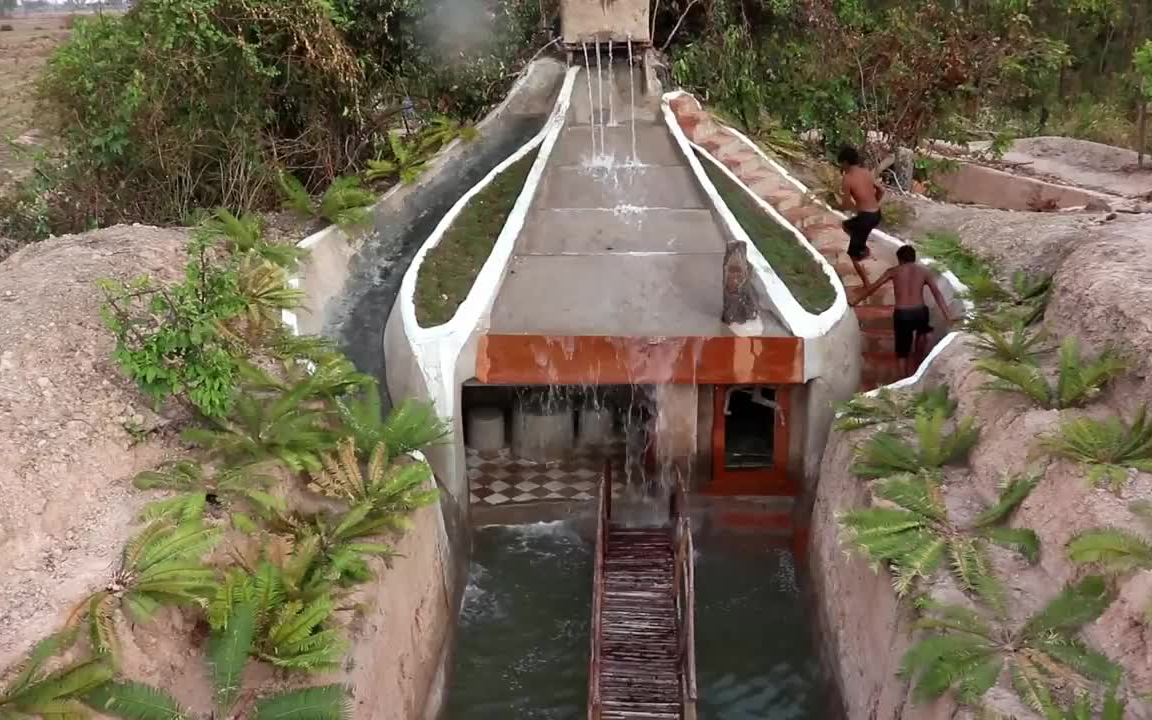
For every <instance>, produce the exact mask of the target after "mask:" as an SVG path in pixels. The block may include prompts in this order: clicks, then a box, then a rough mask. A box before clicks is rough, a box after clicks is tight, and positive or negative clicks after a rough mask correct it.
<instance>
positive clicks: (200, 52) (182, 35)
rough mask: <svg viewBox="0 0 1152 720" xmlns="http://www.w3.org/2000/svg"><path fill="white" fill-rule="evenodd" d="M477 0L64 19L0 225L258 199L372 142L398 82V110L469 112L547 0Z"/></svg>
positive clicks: (307, 181) (27, 226) (388, 124)
mask: <svg viewBox="0 0 1152 720" xmlns="http://www.w3.org/2000/svg"><path fill="white" fill-rule="evenodd" d="M493 5H494V9H496V10H498V11H499V12H493V13H491V14H490V15H489V14H487V13H481V14H479V15H477V17H475V18H472V17H469V18H463V17H462V14H461V11H459V10H458V9H455V8H454V6H453V5H452V4H451V3H448V2H446V1H445V2H443V3H441V2H430V3H416V2H412V1H411V0H335V1H334V2H327V1H326V0H301V1H300V2H290V3H285V2H279V1H278V0H187V1H185V0H145V1H144V2H140V3H138V4H136V6H135V7H134V8H133V9H132V10H130V11H129V12H127V13H125V14H123V15H106V16H103V17H93V18H87V19H85V20H83V21H81V22H78V23H77V24H76V29H75V33H74V35H73V37H72V39H71V40H70V41H69V42H68V43H67V44H65V45H64V46H62V47H61V48H60V49H59V50H58V51H57V52H56V54H55V55H54V56H53V58H52V59H51V61H50V63H49V65H48V67H47V70H46V72H45V75H44V77H43V78H42V80H41V82H40V85H39V96H40V100H41V102H42V114H43V117H44V118H45V121H46V122H47V123H48V124H49V125H51V126H52V128H51V129H52V130H53V131H54V133H55V134H56V135H57V136H58V137H59V139H60V144H61V154H60V157H59V158H58V159H57V160H56V161H55V162H53V163H50V164H49V165H50V167H49V166H47V165H46V167H45V172H41V173H38V174H37V177H36V180H37V184H36V185H35V187H33V186H31V185H29V186H26V187H24V188H21V189H19V190H18V191H17V193H16V197H17V199H18V200H19V203H17V202H15V201H14V202H12V203H9V204H11V205H12V206H13V208H15V207H16V205H17V204H20V206H21V207H23V208H24V209H25V210H29V209H30V210H31V211H32V212H31V215H32V217H25V216H26V215H29V213H28V212H22V213H20V214H19V217H16V216H15V215H16V213H13V215H14V217H13V218H11V219H10V220H9V221H7V222H5V223H0V231H3V232H4V234H7V235H10V236H12V237H17V238H18V239H24V240H30V239H35V238H38V237H43V236H44V235H45V234H46V233H47V232H48V231H51V232H54V233H61V232H65V231H76V230H81V229H85V228H88V227H91V226H96V225H106V224H111V223H116V222H146V223H155V224H167V223H173V222H181V221H185V220H186V219H187V218H188V217H189V216H190V215H191V213H192V212H193V211H195V210H196V209H197V208H207V207H216V206H220V205H222V206H225V207H228V208H230V209H232V210H241V211H244V210H252V209H262V208H269V207H272V206H274V205H275V203H276V201H277V183H276V177H277V173H278V172H280V171H286V172H288V173H291V174H293V175H295V176H296V177H298V178H299V179H300V180H301V181H302V182H303V183H304V185H305V186H306V187H307V188H308V189H309V190H311V191H317V190H320V189H322V188H324V187H326V186H327V185H328V184H329V183H331V182H332V180H333V179H335V178H337V177H339V176H341V175H345V174H347V173H349V172H358V171H360V170H361V169H362V168H363V167H364V166H365V164H366V162H367V161H368V160H370V159H378V158H387V157H389V152H390V149H389V137H388V133H389V130H390V129H391V128H393V127H398V126H400V125H401V118H400V114H401V107H402V105H403V100H404V99H405V98H410V99H411V100H412V105H411V107H410V111H409V113H410V114H411V113H412V112H414V113H415V114H417V115H419V116H424V117H427V116H430V115H432V114H435V113H443V114H446V115H450V116H452V117H455V118H460V119H462V120H470V119H473V118H476V117H478V116H479V115H481V114H482V113H483V112H484V111H485V109H486V108H487V107H489V106H491V105H492V104H494V103H495V102H496V101H498V100H499V99H500V98H501V97H503V95H504V94H505V92H506V90H507V88H508V87H509V86H510V84H511V83H512V81H513V80H514V78H515V69H516V67H517V66H518V65H519V64H520V63H521V62H522V61H523V60H525V59H526V58H527V57H528V56H529V55H530V54H531V53H532V52H534V51H535V49H536V48H537V47H538V46H539V45H540V44H542V43H541V42H540V41H539V39H538V37H537V35H539V34H540V33H541V28H542V27H543V26H544V25H545V22H546V16H542V15H541V13H550V12H551V10H550V8H551V7H552V3H544V4H541V3H538V2H536V1H535V0H531V1H529V0H499V2H496V1H495V0H494V2H493ZM445 18H448V20H445ZM462 26H463V29H462ZM46 180H50V182H47V183H45V181H46ZM34 200H38V201H39V202H34Z"/></svg>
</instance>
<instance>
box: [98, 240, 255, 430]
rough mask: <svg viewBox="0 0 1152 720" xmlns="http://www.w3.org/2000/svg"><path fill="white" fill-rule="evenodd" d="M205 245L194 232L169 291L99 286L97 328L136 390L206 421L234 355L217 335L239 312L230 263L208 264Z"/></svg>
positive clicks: (230, 381)
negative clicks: (110, 340)
mask: <svg viewBox="0 0 1152 720" xmlns="http://www.w3.org/2000/svg"><path fill="white" fill-rule="evenodd" d="M210 245H211V240H210V239H209V238H208V237H206V236H205V234H203V233H196V234H195V235H194V236H193V238H192V240H191V241H190V242H189V245H188V255H189V257H190V258H191V260H190V261H189V262H188V266H187V269H186V271H185V280H184V282H182V283H178V284H173V285H169V286H164V285H159V284H156V283H154V282H153V281H152V280H151V279H150V278H147V277H142V278H138V279H136V280H134V281H132V282H130V283H128V284H123V283H119V282H116V281H112V280H102V281H101V282H100V287H101V289H102V290H103V292H104V296H105V305H104V307H103V308H102V313H103V316H104V321H105V324H107V326H108V327H109V329H111V330H112V332H113V334H114V335H115V337H116V349H115V350H114V351H113V353H112V356H113V358H114V359H115V360H116V361H117V362H118V363H119V364H120V366H121V367H122V368H123V369H124V371H125V372H126V373H127V374H128V375H129V377H131V378H132V379H133V380H134V381H136V384H137V385H138V386H139V387H140V390H141V391H142V392H143V393H144V394H145V395H147V396H149V397H151V398H152V399H153V400H154V401H155V402H156V403H160V402H162V401H163V400H165V399H166V398H168V397H172V396H175V397H179V398H182V399H186V400H187V402H188V403H190V404H191V405H192V406H193V407H195V408H196V409H197V410H199V411H200V412H202V413H204V414H205V415H208V416H210V417H218V416H220V415H223V414H224V413H225V412H227V410H228V407H229V404H230V402H231V398H232V391H233V388H234V384H235V379H236V375H237V356H238V354H239V352H240V351H239V349H238V348H236V347H235V345H234V343H233V341H232V340H231V339H230V338H229V337H228V336H227V335H226V334H224V333H222V332H221V327H222V326H223V324H224V323H226V322H228V321H230V320H233V319H235V318H237V317H239V316H240V315H241V314H242V313H243V312H244V310H245V307H246V306H247V301H246V300H245V298H244V296H243V295H242V294H241V292H240V288H239V284H240V280H239V273H238V272H237V268H236V266H235V265H234V264H233V263H229V262H224V263H220V262H217V261H216V259H214V258H213V255H212V252H211V249H210Z"/></svg>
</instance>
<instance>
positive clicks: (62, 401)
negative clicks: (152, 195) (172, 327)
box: [0, 226, 185, 667]
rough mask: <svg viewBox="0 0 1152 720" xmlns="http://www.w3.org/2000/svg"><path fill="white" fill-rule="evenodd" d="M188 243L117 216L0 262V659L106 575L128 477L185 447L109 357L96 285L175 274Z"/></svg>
mask: <svg viewBox="0 0 1152 720" xmlns="http://www.w3.org/2000/svg"><path fill="white" fill-rule="evenodd" d="M184 241H185V234H184V232H183V231H180V230H162V229H158V228H148V227H124V226H120V227H113V228H108V229H106V230H100V231H97V232H93V233H88V234H86V235H80V236H66V237H61V238H55V239H52V240H47V241H44V242H42V243H37V244H36V245H33V246H30V247H28V248H25V249H24V250H22V251H20V252H17V253H16V254H15V255H13V256H12V257H10V258H8V259H7V260H6V261H4V262H3V263H0V316H2V317H3V321H2V322H0V498H3V502H2V503H0V667H4V666H6V665H8V664H9V661H11V660H12V659H13V658H14V657H15V656H16V655H19V654H20V653H22V652H24V651H25V650H27V649H28V647H29V646H30V645H31V644H32V643H33V642H35V641H37V640H39V639H40V638H41V637H43V636H45V635H46V634H48V633H49V632H51V631H52V630H54V629H55V628H56V627H57V626H58V624H59V623H60V622H61V620H62V619H63V616H64V614H66V613H67V612H68V610H69V607H70V603H72V602H75V601H76V600H77V599H78V598H80V597H82V596H83V594H84V592H85V591H86V590H90V589H91V588H93V587H96V586H97V585H99V584H100V583H102V582H105V581H106V579H107V573H108V572H109V570H110V569H111V568H112V566H113V565H114V563H115V561H116V559H117V556H118V553H119V551H120V548H121V546H122V543H123V540H124V539H125V538H126V537H127V535H128V533H129V532H130V528H131V526H132V523H133V520H134V516H135V513H136V511H137V510H138V508H139V507H140V505H141V504H142V502H143V501H144V500H145V499H146V498H145V497H143V495H142V494H141V493H139V492H136V491H135V490H133V489H132V488H131V486H130V483H129V480H130V479H131V477H132V476H133V475H134V474H135V473H136V472H139V471H141V470H144V469H146V468H149V467H151V466H153V465H155V464H156V463H158V462H159V461H160V460H161V459H163V458H164V457H165V456H167V455H169V454H170V453H173V452H174V451H176V449H177V446H176V443H175V442H174V440H173V438H172V437H171V433H170V432H169V427H170V425H171V424H172V422H173V421H174V420H177V419H179V418H178V416H177V415H163V416H162V415H159V414H156V413H154V412H152V411H151V410H150V409H149V407H148V404H147V403H146V402H145V400H144V398H142V397H141V396H140V395H139V394H138V393H137V392H136V390H135V388H134V387H133V386H132V385H131V383H130V382H128V381H127V380H125V379H124V378H123V377H122V376H121V374H120V372H119V371H118V369H117V368H116V367H115V366H114V365H113V363H112V361H111V359H110V358H109V353H110V351H111V350H112V337H111V335H110V334H109V333H108V331H107V330H106V329H105V327H104V324H103V322H102V321H101V319H100V316H99V307H100V302H101V295H100V292H99V291H98V290H97V289H96V282H97V280H99V279H100V278H104V277H115V278H119V279H129V278H131V277H133V276H136V275H138V274H141V273H148V274H151V275H153V276H156V277H176V276H177V275H178V274H179V273H180V272H181V269H182V265H183V246H184ZM134 424H139V425H141V426H143V427H144V428H145V429H147V430H149V431H150V432H149V433H148V434H147V435H146V436H144V437H137V436H134V435H133V433H131V432H129V428H131V427H132V426H133V425H134Z"/></svg>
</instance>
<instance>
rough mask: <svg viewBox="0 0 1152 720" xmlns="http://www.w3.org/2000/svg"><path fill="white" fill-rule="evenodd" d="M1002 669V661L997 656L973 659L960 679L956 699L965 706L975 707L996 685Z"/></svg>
mask: <svg viewBox="0 0 1152 720" xmlns="http://www.w3.org/2000/svg"><path fill="white" fill-rule="evenodd" d="M1003 669H1004V659H1003V658H1001V657H1000V656H998V655H993V656H987V657H983V656H982V657H978V658H974V662H972V663H971V664H970V665H969V666H968V668H967V672H965V673H964V675H963V676H962V677H961V678H960V682H959V683H958V685H959V687H958V688H957V693H956V696H957V698H958V699H959V700H960V702H961V703H963V704H965V705H975V704H976V703H978V702H979V701H980V699H981V698H983V697H984V695H985V694H987V692H988V691H989V690H991V689H992V686H993V685H995V684H996V681H997V680H998V679H999V678H1000V673H1001V672H1002V671H1003Z"/></svg>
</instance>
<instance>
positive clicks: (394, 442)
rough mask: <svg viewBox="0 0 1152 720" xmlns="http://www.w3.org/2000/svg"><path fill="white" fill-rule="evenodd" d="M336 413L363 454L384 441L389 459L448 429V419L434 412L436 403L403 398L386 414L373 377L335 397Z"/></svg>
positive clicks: (423, 444)
mask: <svg viewBox="0 0 1152 720" xmlns="http://www.w3.org/2000/svg"><path fill="white" fill-rule="evenodd" d="M336 413H337V415H338V416H339V418H340V423H341V426H342V430H343V432H345V433H347V434H348V435H349V436H351V437H352V438H354V439H355V441H356V450H357V452H358V453H360V455H361V456H362V457H367V456H368V455H370V454H371V453H373V452H375V451H376V448H377V447H378V446H379V445H380V444H381V443H383V444H384V446H385V447H386V448H387V449H388V450H387V452H388V457H389V459H393V458H397V457H399V456H401V455H406V454H408V453H410V452H413V451H416V450H421V449H423V448H426V447H428V446H430V445H435V444H436V443H439V442H440V441H442V440H443V439H444V438H446V437H447V436H448V435H449V433H451V428H450V427H449V426H448V423H446V422H444V421H443V420H441V419H440V418H439V417H437V416H436V408H435V407H433V406H432V405H431V404H430V403H425V402H420V401H419V400H415V399H413V398H405V399H404V400H403V401H402V402H401V403H400V404H399V405H397V406H396V407H394V408H392V410H391V411H390V412H389V413H388V414H387V415H386V416H385V414H384V412H383V408H382V407H381V404H380V390H379V387H378V386H377V384H376V382H375V381H374V380H371V381H369V382H368V383H367V384H366V385H365V386H364V388H363V390H361V391H360V392H359V393H357V394H348V395H344V396H342V397H338V398H336Z"/></svg>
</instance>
